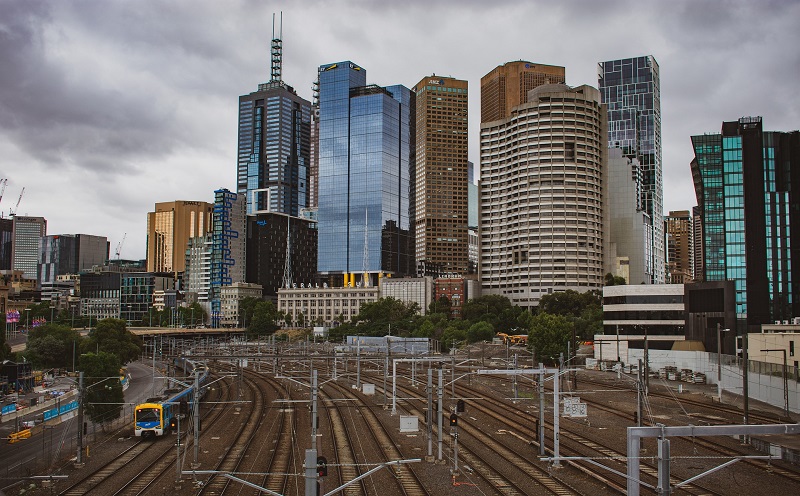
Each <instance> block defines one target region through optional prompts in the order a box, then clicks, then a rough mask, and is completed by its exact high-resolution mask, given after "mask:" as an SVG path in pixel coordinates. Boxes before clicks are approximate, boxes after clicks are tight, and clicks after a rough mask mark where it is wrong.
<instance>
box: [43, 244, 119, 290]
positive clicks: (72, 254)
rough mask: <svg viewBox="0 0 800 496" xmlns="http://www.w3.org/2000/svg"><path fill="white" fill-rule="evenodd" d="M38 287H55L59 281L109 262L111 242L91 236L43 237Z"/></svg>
mask: <svg viewBox="0 0 800 496" xmlns="http://www.w3.org/2000/svg"><path fill="white" fill-rule="evenodd" d="M39 257H40V258H39V261H40V268H39V287H43V286H46V285H52V284H53V283H55V282H56V277H57V276H61V275H65V274H78V273H80V272H81V271H85V270H89V269H91V268H92V267H93V266H103V265H105V264H106V263H107V262H108V239H107V238H106V237H105V236H93V235H90V234H56V235H50V236H42V238H41V241H40V243H39Z"/></svg>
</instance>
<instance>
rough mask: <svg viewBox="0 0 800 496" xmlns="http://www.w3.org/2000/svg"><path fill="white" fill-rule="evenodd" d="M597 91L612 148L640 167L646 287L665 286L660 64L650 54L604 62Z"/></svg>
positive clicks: (639, 207)
mask: <svg viewBox="0 0 800 496" xmlns="http://www.w3.org/2000/svg"><path fill="white" fill-rule="evenodd" d="M598 85H599V86H598V87H599V89H600V93H601V94H602V100H603V104H604V105H605V106H606V108H607V110H608V147H609V148H620V149H621V150H622V152H623V155H624V156H626V157H629V158H635V159H637V160H638V161H639V163H640V164H641V177H640V181H641V196H640V197H639V201H640V204H639V205H637V208H638V209H640V210H642V211H645V212H646V213H647V214H648V215H649V216H650V221H651V222H652V224H651V226H652V229H648V231H649V232H651V233H652V238H651V239H652V242H651V243H646V244H645V246H652V253H651V254H650V256H648V257H647V260H646V262H647V267H646V272H647V274H648V276H649V278H650V280H649V281H646V282H648V283H654V284H663V283H664V282H665V262H666V253H665V247H664V222H663V213H664V185H663V175H662V164H661V89H660V79H659V68H658V63H657V62H656V60H655V58H653V57H652V56H644V57H634V58H629V59H620V60H612V61H608V62H601V63H600V64H599V67H598Z"/></svg>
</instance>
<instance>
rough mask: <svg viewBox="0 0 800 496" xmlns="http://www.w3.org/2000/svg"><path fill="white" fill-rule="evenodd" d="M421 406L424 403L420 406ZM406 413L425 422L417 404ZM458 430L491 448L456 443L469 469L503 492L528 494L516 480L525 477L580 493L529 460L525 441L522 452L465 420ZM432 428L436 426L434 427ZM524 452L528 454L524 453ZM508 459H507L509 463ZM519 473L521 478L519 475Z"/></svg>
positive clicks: (412, 393) (561, 495) (556, 491)
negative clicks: (481, 451)
mask: <svg viewBox="0 0 800 496" xmlns="http://www.w3.org/2000/svg"><path fill="white" fill-rule="evenodd" d="M398 389H399V390H400V391H403V392H405V393H406V394H407V395H408V397H413V398H416V399H415V401H417V402H424V401H426V400H425V399H424V398H422V397H421V396H419V392H418V391H417V390H416V389H414V388H409V387H405V386H402V385H398ZM423 407H424V406H423ZM407 410H408V412H409V413H411V414H413V415H417V417H419V418H421V419H422V421H423V422H424V419H425V416H424V415H423V413H422V412H421V411H420V410H419V409H417V408H408V409H407ZM458 429H459V431H460V432H462V433H465V434H467V435H468V436H470V437H472V438H473V439H474V441H475V442H476V444H477V445H479V446H481V447H482V448H484V449H488V450H491V453H490V454H489V455H488V456H487V455H480V454H479V453H478V451H477V449H474V448H471V447H470V445H469V444H468V443H460V444H459V457H462V456H463V453H464V450H465V449H466V450H468V453H467V454H466V460H467V463H468V464H469V466H470V467H471V468H472V470H473V471H474V472H475V473H477V474H478V475H479V476H480V477H481V478H483V479H484V480H485V481H486V482H487V483H488V484H490V485H491V486H492V487H493V488H495V489H496V490H497V491H499V492H500V493H502V494H528V493H529V490H527V488H525V487H523V486H522V485H521V484H519V482H518V481H519V480H525V478H528V479H529V480H531V481H533V482H534V483H535V484H536V485H537V486H539V491H538V492H541V491H546V492H547V493H548V494H552V495H555V496H567V495H579V494H580V493H579V492H578V491H577V490H576V489H574V488H573V487H571V486H570V485H569V484H568V483H566V482H565V481H562V480H559V479H557V478H555V477H553V474H552V473H550V472H549V471H547V470H544V469H542V468H541V467H539V466H537V465H535V464H533V463H531V462H530V460H529V458H530V457H531V455H532V453H531V452H530V451H529V450H530V447H529V446H528V445H527V444H526V446H525V448H523V449H526V452H525V453H520V451H519V450H517V449H514V448H512V447H509V446H508V445H506V444H505V443H501V442H498V441H497V440H496V439H494V438H493V437H492V436H489V435H487V434H486V433H484V432H483V431H482V429H479V428H476V427H473V426H472V425H470V424H469V423H467V422H461V423H459V427H458ZM434 430H435V428H434ZM526 455H527V456H526ZM508 462H510V463H508ZM487 469H488V471H487ZM520 477H521V478H522V479H520Z"/></svg>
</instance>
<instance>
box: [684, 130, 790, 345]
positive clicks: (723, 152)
mask: <svg viewBox="0 0 800 496" xmlns="http://www.w3.org/2000/svg"><path fill="white" fill-rule="evenodd" d="M692 145H693V147H694V153H695V158H694V160H693V161H692V164H691V167H692V176H693V178H694V184H695V194H696V196H697V204H698V209H699V210H700V214H701V218H702V226H703V269H704V270H703V274H702V275H703V279H704V280H706V281H725V280H732V281H734V284H735V289H736V316H737V319H738V321H739V329H738V331H739V333H742V332H744V331H745V329H748V330H749V332H760V325H761V324H764V323H771V322H773V321H776V320H788V319H790V318H792V317H796V316H798V315H800V267H798V266H797V264H795V266H794V267H793V266H792V263H791V260H792V258H793V257H792V255H793V254H794V253H798V256H800V229H798V227H797V226H799V225H800V195H798V194H797V191H799V190H800V174H798V171H800V132H797V131H794V132H791V133H782V132H766V131H763V130H762V122H761V118H760V117H743V118H741V119H739V120H738V121H733V122H723V123H722V132H721V133H719V134H704V135H698V136H692ZM794 258H797V257H794Z"/></svg>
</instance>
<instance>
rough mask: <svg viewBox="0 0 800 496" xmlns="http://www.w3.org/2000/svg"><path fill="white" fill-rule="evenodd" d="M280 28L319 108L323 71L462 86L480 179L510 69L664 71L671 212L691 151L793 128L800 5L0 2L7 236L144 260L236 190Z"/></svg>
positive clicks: (0, 122)
mask: <svg viewBox="0 0 800 496" xmlns="http://www.w3.org/2000/svg"><path fill="white" fill-rule="evenodd" d="M281 10H282V11H283V46H284V49H283V54H284V58H283V79H284V81H285V82H286V83H287V84H289V85H291V86H294V87H295V88H296V90H297V92H298V93H299V94H300V95H301V96H303V97H304V98H306V99H309V100H311V85H312V82H313V81H314V79H315V78H316V71H317V67H318V66H319V65H321V64H324V63H329V62H338V61H343V60H351V61H353V62H355V63H356V64H358V65H360V66H361V67H363V68H364V69H366V71H367V82H368V83H370V84H378V85H382V86H388V85H392V84H404V85H406V86H408V87H411V86H413V85H414V84H416V83H417V82H418V81H419V80H420V79H422V78H423V77H425V76H428V75H431V74H433V73H435V74H438V75H445V76H453V77H456V78H460V79H466V80H468V81H469V89H470V106H469V127H470V136H469V139H470V152H469V158H470V160H472V161H473V162H475V163H477V162H478V157H479V154H478V130H479V125H480V78H481V76H483V75H484V74H486V73H487V72H489V71H490V70H492V69H493V68H494V67H496V66H498V65H500V64H503V63H505V62H508V61H512V60H520V59H521V60H528V61H531V62H537V63H543V64H551V65H561V66H564V67H566V73H567V84H569V85H572V86H577V85H581V84H589V85H592V86H597V63H598V62H600V61H605V60H612V59H618V58H627V57H634V56H640V55H648V54H650V55H653V56H655V58H656V60H657V61H658V63H659V65H660V68H661V105H662V135H663V147H664V151H663V159H664V210H665V212H667V211H669V210H684V209H689V208H691V207H692V206H694V205H695V204H696V200H695V196H694V189H693V187H692V180H691V174H690V170H689V162H690V160H691V159H692V157H693V153H692V148H691V142H690V136H691V135H693V134H703V133H707V132H719V131H720V128H721V123H722V121H723V120H736V119H738V118H739V117H741V116H751V115H761V116H763V117H764V126H765V129H766V130H775V131H791V130H795V129H798V128H800V104H799V103H798V102H799V101H800V98H798V83H799V82H800V29H799V28H798V21H800V2H798V1H789V0H775V1H766V0H758V1H752V0H750V1H710V0H709V1H679V0H670V1H663V2H655V1H653V2H649V1H642V0H632V1H627V0H618V1H603V0H582V1H579V0H575V1H564V0H561V1H552V0H549V1H531V0H519V1H515V0H508V1H504V0H460V1H436V0H426V1H419V0H406V1H404V2H399V1H398V2H386V1H382V0H372V1H370V0H363V1H305V0H294V1H285V2H284V1H272V2H257V1H230V0H227V1H224V2H222V1H211V0H193V1H147V0H137V1H113V0H111V1H109V0H104V1H101V0H94V1H56V0H51V1H35V0H0V178H7V179H8V187H7V188H6V191H5V195H4V196H3V198H2V201H0V210H2V211H3V213H4V216H6V217H7V216H8V214H9V209H11V208H13V207H14V205H15V204H16V203H17V199H18V198H19V194H20V192H21V190H22V188H23V187H25V194H24V196H23V198H22V201H21V202H20V204H19V208H18V209H17V214H19V215H36V216H43V217H45V218H46V219H47V221H48V234H72V233H85V234H94V235H101V236H107V237H108V239H109V241H110V243H111V252H112V256H113V253H114V250H115V248H116V246H117V243H119V242H120V241H121V240H122V237H123V235H124V234H125V233H127V239H126V241H125V244H124V246H123V249H122V258H144V256H145V252H146V241H145V240H146V226H147V212H149V211H151V210H153V208H154V204H155V203H156V202H162V201H172V200H197V201H208V202H211V201H213V191H214V190H215V189H218V188H220V187H226V188H229V189H231V190H235V187H236V184H235V183H236V133H237V105H238V97H239V95H243V94H247V93H250V92H252V91H255V90H256V89H257V87H258V84H259V83H262V82H266V81H267V80H268V79H269V71H270V52H269V48H270V40H271V38H272V14H273V13H274V12H280V11H281Z"/></svg>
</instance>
